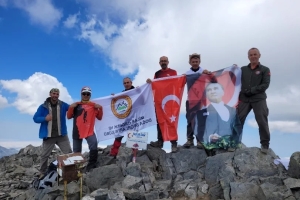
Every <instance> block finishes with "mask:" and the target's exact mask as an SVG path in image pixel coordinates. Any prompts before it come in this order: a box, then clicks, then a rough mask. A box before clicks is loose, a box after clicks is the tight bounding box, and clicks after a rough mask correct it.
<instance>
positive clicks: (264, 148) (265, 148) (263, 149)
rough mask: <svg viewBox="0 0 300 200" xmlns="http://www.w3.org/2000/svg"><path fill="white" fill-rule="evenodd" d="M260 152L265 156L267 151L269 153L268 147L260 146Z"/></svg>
mask: <svg viewBox="0 0 300 200" xmlns="http://www.w3.org/2000/svg"><path fill="white" fill-rule="evenodd" d="M260 151H261V152H262V153H264V154H267V153H268V151H269V147H268V146H266V145H261V147H260Z"/></svg>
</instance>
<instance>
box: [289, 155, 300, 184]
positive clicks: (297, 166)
mask: <svg viewBox="0 0 300 200" xmlns="http://www.w3.org/2000/svg"><path fill="white" fill-rule="evenodd" d="M288 174H289V175H290V176H291V177H292V178H300V152H299V151H298V152H295V153H293V154H292V156H291V158H290V163H289V168H288Z"/></svg>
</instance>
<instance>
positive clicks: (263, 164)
mask: <svg viewBox="0 0 300 200" xmlns="http://www.w3.org/2000/svg"><path fill="white" fill-rule="evenodd" d="M275 158H276V155H274V152H273V151H272V150H271V149H269V153H268V154H263V153H261V151H260V149H259V148H257V147H251V148H244V149H237V150H236V151H235V154H234V159H233V166H234V167H235V171H236V174H237V175H238V176H239V177H241V178H245V179H247V178H249V177H251V176H259V177H268V176H274V175H277V174H279V171H278V169H279V168H278V167H277V166H276V165H275V164H274V159H275ZM281 169H282V168H281Z"/></svg>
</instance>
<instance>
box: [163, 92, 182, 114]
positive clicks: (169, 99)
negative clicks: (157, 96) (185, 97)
mask: <svg viewBox="0 0 300 200" xmlns="http://www.w3.org/2000/svg"><path fill="white" fill-rule="evenodd" d="M172 100H173V101H175V102H176V103H178V105H180V100H179V98H178V97H177V96H176V95H168V96H165V98H164V99H163V100H162V102H161V108H162V109H163V111H164V112H165V105H166V103H167V102H168V101H172Z"/></svg>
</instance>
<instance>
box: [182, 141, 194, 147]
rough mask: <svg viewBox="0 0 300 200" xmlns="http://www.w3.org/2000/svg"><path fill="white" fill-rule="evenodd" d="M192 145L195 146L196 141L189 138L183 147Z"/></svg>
mask: <svg viewBox="0 0 300 200" xmlns="http://www.w3.org/2000/svg"><path fill="white" fill-rule="evenodd" d="M191 146H194V141H193V139H188V140H187V141H186V143H185V144H184V145H183V147H185V148H190V147H191Z"/></svg>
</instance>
